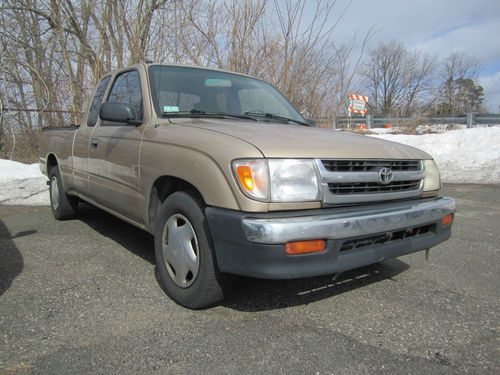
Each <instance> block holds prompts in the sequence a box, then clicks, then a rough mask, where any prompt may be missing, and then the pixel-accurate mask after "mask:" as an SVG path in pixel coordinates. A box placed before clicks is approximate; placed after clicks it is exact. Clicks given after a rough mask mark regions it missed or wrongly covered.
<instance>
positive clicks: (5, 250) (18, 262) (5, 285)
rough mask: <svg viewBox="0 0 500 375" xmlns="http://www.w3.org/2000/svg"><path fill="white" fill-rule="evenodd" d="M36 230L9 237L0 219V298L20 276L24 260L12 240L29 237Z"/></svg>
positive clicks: (7, 230)
mask: <svg viewBox="0 0 500 375" xmlns="http://www.w3.org/2000/svg"><path fill="white" fill-rule="evenodd" d="M34 233H36V230H27V231H23V232H19V233H16V234H15V235H13V236H12V235H11V233H10V232H9V229H8V228H7V226H6V225H5V224H4V222H3V221H2V220H1V219H0V296H2V295H3V294H4V293H5V292H6V291H7V290H8V289H9V288H10V286H11V285H12V282H13V281H14V279H15V278H16V277H17V276H19V275H20V274H21V272H22V271H23V268H24V260H23V257H22V255H21V253H20V252H19V249H18V248H17V246H16V244H15V243H14V241H13V239H14V238H19V237H25V236H30V235H32V234H34Z"/></svg>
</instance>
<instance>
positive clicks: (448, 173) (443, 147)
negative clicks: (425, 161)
mask: <svg viewBox="0 0 500 375" xmlns="http://www.w3.org/2000/svg"><path fill="white" fill-rule="evenodd" d="M372 136H373V137H377V138H382V139H386V140H388V141H394V142H400V143H404V144H406V145H409V146H413V147H416V148H419V149H421V150H424V151H426V152H427V153H429V154H430V155H431V156H432V157H433V158H434V160H435V161H436V163H437V165H438V167H439V171H440V173H441V179H442V181H443V182H449V183H475V184H500V127H498V126H496V127H491V128H472V129H463V130H452V131H448V132H446V133H442V134H424V135H397V134H376V135H372Z"/></svg>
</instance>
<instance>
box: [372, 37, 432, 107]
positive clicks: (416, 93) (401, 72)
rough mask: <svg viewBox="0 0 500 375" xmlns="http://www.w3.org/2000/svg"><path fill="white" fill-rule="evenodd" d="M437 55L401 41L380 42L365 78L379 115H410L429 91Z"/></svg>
mask: <svg viewBox="0 0 500 375" xmlns="http://www.w3.org/2000/svg"><path fill="white" fill-rule="evenodd" d="M435 61H436V58H435V57H433V56H430V55H427V54H424V53H423V52H421V51H409V50H408V49H406V47H405V46H404V45H403V44H402V43H399V42H396V41H391V42H388V43H380V44H379V45H378V46H377V47H375V48H374V49H372V50H371V51H370V53H369V56H368V60H367V62H366V64H365V68H364V71H363V77H364V82H365V87H366V89H367V90H368V92H369V95H370V97H371V98H372V100H371V101H370V103H371V107H372V108H373V110H374V112H375V114H382V115H385V116H389V115H396V114H406V115H408V114H409V113H411V112H412V111H413V110H414V105H415V104H416V101H417V100H418V99H419V97H421V96H423V95H424V94H425V93H426V92H428V91H429V89H430V87H431V79H432V77H433V72H434V70H435V66H436V64H435Z"/></svg>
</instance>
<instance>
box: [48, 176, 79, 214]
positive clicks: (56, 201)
mask: <svg viewBox="0 0 500 375" xmlns="http://www.w3.org/2000/svg"><path fill="white" fill-rule="evenodd" d="M49 180H50V183H49V194H50V207H51V208H52V214H53V215H54V217H55V218H56V219H57V220H68V219H74V218H75V216H76V214H77V211H78V198H77V197H72V196H70V195H67V194H66V192H65V191H64V188H63V185H62V180H61V174H60V172H59V168H58V167H53V168H52V169H51V170H50V172H49Z"/></svg>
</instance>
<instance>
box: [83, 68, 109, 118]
mask: <svg viewBox="0 0 500 375" xmlns="http://www.w3.org/2000/svg"><path fill="white" fill-rule="evenodd" d="M110 78H111V77H109V76H108V77H104V78H103V79H101V82H99V84H98V85H97V89H96V91H95V95H94V99H92V104H91V106H90V109H89V115H88V116H87V125H88V126H94V125H95V124H96V122H97V117H98V116H99V109H100V108H101V103H102V99H103V98H104V94H105V93H106V89H107V88H108V84H109V80H110Z"/></svg>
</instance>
